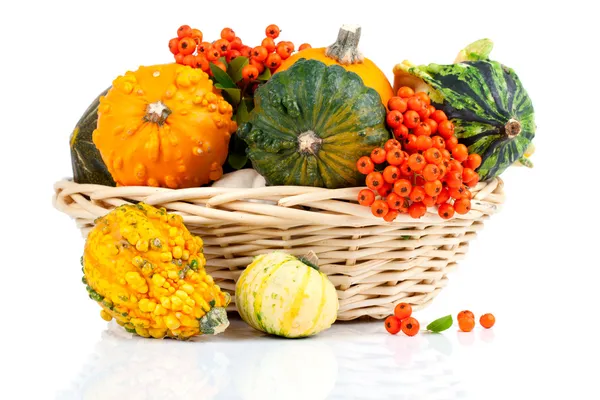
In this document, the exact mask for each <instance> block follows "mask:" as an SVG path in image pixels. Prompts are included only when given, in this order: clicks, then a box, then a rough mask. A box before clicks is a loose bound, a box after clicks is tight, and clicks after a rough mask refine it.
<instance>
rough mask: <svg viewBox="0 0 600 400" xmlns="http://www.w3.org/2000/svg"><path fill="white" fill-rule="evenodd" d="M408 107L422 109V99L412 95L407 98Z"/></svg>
mask: <svg viewBox="0 0 600 400" xmlns="http://www.w3.org/2000/svg"><path fill="white" fill-rule="evenodd" d="M407 104H408V109H409V110H414V111H416V112H419V111H420V110H421V109H423V101H422V100H421V99H420V98H419V97H418V96H412V97H411V98H409V99H408V102H407Z"/></svg>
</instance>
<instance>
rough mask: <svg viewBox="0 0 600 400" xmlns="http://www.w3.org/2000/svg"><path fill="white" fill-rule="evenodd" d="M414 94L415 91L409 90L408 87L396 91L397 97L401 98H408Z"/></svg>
mask: <svg viewBox="0 0 600 400" xmlns="http://www.w3.org/2000/svg"><path fill="white" fill-rule="evenodd" d="M414 94H415V91H414V90H412V89H411V88H409V87H408V86H402V87H401V88H400V89H398V96H400V97H402V98H408V97H411V96H413V95H414Z"/></svg>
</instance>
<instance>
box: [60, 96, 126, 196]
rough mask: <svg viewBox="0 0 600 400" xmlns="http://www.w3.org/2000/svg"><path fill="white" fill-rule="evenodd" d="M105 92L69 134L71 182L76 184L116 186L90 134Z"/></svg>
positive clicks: (96, 120)
mask: <svg viewBox="0 0 600 400" xmlns="http://www.w3.org/2000/svg"><path fill="white" fill-rule="evenodd" d="M107 92H108V89H106V90H105V91H104V92H102V93H100V95H99V96H98V97H96V99H95V100H94V101H93V102H92V104H90V106H89V107H88V108H87V110H85V112H84V113H83V115H82V116H81V119H80V120H79V121H78V122H77V125H76V126H75V129H74V130H73V133H72V134H71V138H70V148H71V166H72V168H73V180H74V181H75V182H77V183H92V184H97V185H105V186H116V185H115V181H114V180H113V179H112V176H111V175H110V173H109V172H108V169H107V168H106V164H104V161H102V156H101V155H100V152H99V151H98V149H97V148H96V146H95V145H94V142H93V141H92V133H93V132H94V129H96V124H97V123H98V106H99V105H100V97H101V96H104V95H106V93H107Z"/></svg>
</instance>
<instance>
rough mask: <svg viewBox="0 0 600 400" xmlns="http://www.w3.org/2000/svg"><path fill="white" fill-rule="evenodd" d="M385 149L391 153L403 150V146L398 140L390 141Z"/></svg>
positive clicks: (386, 143)
mask: <svg viewBox="0 0 600 400" xmlns="http://www.w3.org/2000/svg"><path fill="white" fill-rule="evenodd" d="M383 149H384V150H385V151H391V150H393V149H399V150H402V144H401V143H400V142H399V141H397V140H396V139H389V140H388V141H387V142H385V145H384V146H383Z"/></svg>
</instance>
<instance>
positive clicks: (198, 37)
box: [191, 29, 203, 45]
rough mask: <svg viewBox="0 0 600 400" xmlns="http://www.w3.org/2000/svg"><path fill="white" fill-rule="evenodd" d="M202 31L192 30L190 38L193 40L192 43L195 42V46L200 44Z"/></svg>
mask: <svg viewBox="0 0 600 400" xmlns="http://www.w3.org/2000/svg"><path fill="white" fill-rule="evenodd" d="M202 37H203V35H202V31H201V30H199V29H192V36H191V38H192V39H194V42H196V45H199V44H200V43H202Z"/></svg>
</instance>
